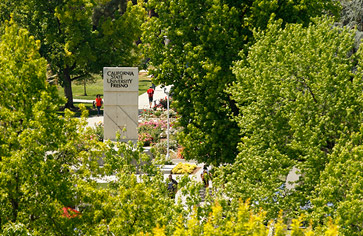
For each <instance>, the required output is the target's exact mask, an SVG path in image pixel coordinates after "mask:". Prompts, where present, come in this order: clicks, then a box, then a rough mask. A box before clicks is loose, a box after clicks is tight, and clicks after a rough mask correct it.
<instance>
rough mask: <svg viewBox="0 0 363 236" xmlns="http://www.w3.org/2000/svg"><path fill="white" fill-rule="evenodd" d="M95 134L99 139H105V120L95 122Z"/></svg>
mask: <svg viewBox="0 0 363 236" xmlns="http://www.w3.org/2000/svg"><path fill="white" fill-rule="evenodd" d="M94 131H95V135H96V137H97V139H98V140H99V141H103V131H104V124H103V122H101V121H100V122H98V123H96V124H95V128H94Z"/></svg>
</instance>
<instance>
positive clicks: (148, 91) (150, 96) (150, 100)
mask: <svg viewBox="0 0 363 236" xmlns="http://www.w3.org/2000/svg"><path fill="white" fill-rule="evenodd" d="M146 92H147V95H148V96H149V105H150V108H151V106H152V104H153V99H154V89H153V88H152V86H150V88H149V89H148V90H147V91H146Z"/></svg>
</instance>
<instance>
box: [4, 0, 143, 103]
mask: <svg viewBox="0 0 363 236" xmlns="http://www.w3.org/2000/svg"><path fill="white" fill-rule="evenodd" d="M10 2H16V4H10ZM107 2H108V1H93V0H73V1H69V0H62V1H43V0H28V1H19V0H15V1H13V0H11V1H10V0H5V2H4V3H2V5H5V6H4V7H5V8H6V9H7V10H6V11H4V12H1V13H0V15H1V16H0V19H8V17H10V15H8V12H11V13H12V14H13V19H14V21H16V22H18V23H19V24H21V25H22V26H23V27H25V28H27V29H28V30H29V31H30V32H31V34H32V35H34V37H35V38H36V39H38V40H40V42H41V48H40V54H41V55H42V56H43V57H44V58H46V59H47V62H48V64H49V66H50V69H51V71H52V73H53V74H54V75H55V76H57V78H58V82H59V83H60V84H61V85H62V86H63V87H64V89H65V95H66V97H67V100H68V102H67V106H68V107H72V106H73V95H72V87H71V85H72V81H74V80H77V79H80V78H84V77H87V76H89V75H90V74H91V73H96V74H99V73H101V71H102V68H103V67H104V66H106V65H107V66H125V65H127V66H130V65H137V64H138V61H139V57H140V55H139V54H138V47H137V45H136V41H137V40H138V38H139V36H140V25H141V23H142V21H143V18H144V16H145V11H144V9H143V8H142V7H141V5H132V3H131V2H129V5H128V8H127V9H126V10H120V9H119V8H118V7H124V6H126V4H123V5H122V6H121V5H120V6H119V5H113V7H114V8H112V10H111V9H109V11H112V12H113V13H112V14H108V15H102V16H101V15H98V14H96V12H97V13H98V12H99V9H100V8H102V7H103V6H104V5H108V4H107ZM2 5H1V6H2ZM119 10H120V11H119Z"/></svg>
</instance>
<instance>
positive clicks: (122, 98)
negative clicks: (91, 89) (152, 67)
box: [103, 67, 139, 142]
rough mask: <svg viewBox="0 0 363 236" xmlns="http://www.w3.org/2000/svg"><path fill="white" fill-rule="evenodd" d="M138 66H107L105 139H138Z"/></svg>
mask: <svg viewBox="0 0 363 236" xmlns="http://www.w3.org/2000/svg"><path fill="white" fill-rule="evenodd" d="M138 72H139V71H138V68H137V67H104V68H103V92H104V103H103V105H104V139H105V140H107V139H110V140H116V133H117V132H118V133H120V137H121V140H120V141H123V142H126V141H129V140H131V141H133V142H137V125H138V95H139V73H138Z"/></svg>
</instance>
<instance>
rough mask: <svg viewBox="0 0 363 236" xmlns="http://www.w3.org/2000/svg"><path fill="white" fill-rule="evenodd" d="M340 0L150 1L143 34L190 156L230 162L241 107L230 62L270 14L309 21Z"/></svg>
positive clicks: (292, 20)
mask: <svg viewBox="0 0 363 236" xmlns="http://www.w3.org/2000/svg"><path fill="white" fill-rule="evenodd" d="M337 6H338V3H337V2H336V1H325V0H324V1H270V0H255V1H242V0H239V1H229V0H217V1H216V0H207V1H205V0H203V1H201V0H199V1H187V0H178V1H157V0H150V1H148V8H149V9H153V10H154V11H155V13H156V15H157V17H152V18H150V19H149V20H148V22H147V23H146V24H144V26H143V28H144V33H143V38H142V41H143V42H144V45H145V47H144V51H145V55H146V56H147V57H149V58H150V62H149V63H150V65H151V66H152V67H151V68H154V69H153V70H152V74H153V75H155V80H156V81H157V83H158V84H166V85H171V84H172V85H174V95H173V99H174V100H173V106H174V107H175V108H176V110H177V111H178V112H179V114H180V115H181V120H180V125H181V126H182V127H184V130H183V132H182V133H181V135H180V139H181V144H182V145H183V146H184V147H185V151H184V153H185V157H186V158H190V159H196V160H199V161H201V162H207V163H213V164H219V163H226V162H229V163H231V162H233V160H234V158H235V156H236V155H237V143H238V141H239V138H240V135H239V131H238V127H237V124H236V122H235V121H233V120H230V119H229V118H230V115H231V114H232V113H233V114H234V115H237V114H238V113H239V110H238V109H237V107H236V106H235V102H234V101H233V99H231V98H230V95H229V94H228V93H226V92H225V89H226V87H227V86H228V85H229V84H231V83H232V82H234V81H235V80H236V78H235V76H234V75H233V74H232V71H231V66H232V62H233V61H236V60H238V59H239V57H238V53H239V52H240V51H241V50H243V49H244V50H246V49H248V46H249V45H251V44H252V43H253V42H254V41H255V40H254V36H253V34H252V30H253V29H255V28H259V29H265V28H266V25H267V22H268V20H269V19H270V18H275V19H283V21H284V23H286V22H301V23H304V24H305V25H307V24H308V22H309V20H310V17H311V16H315V15H320V14H322V12H324V11H329V10H332V12H333V13H336V11H337V9H338V7H337Z"/></svg>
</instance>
